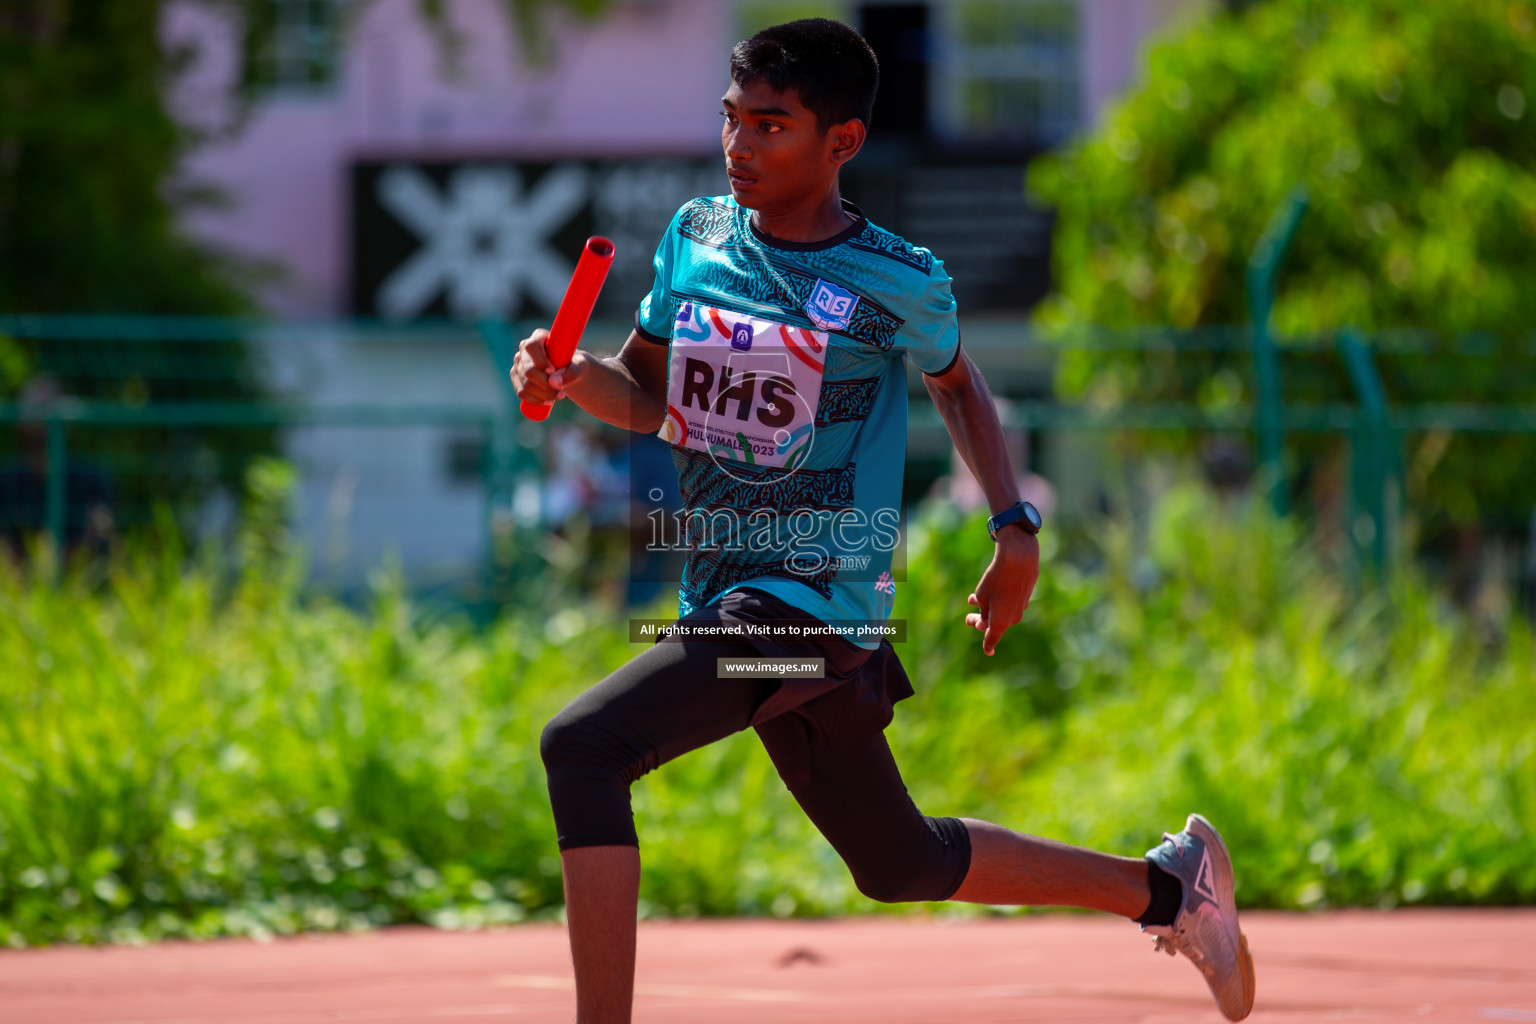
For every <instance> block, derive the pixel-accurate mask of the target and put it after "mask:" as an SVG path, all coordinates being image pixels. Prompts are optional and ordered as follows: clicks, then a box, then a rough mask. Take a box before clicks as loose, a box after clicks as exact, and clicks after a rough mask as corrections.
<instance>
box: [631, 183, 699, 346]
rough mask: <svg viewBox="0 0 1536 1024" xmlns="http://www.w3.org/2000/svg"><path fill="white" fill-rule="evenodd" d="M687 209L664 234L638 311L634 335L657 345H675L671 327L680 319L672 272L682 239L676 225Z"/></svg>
mask: <svg viewBox="0 0 1536 1024" xmlns="http://www.w3.org/2000/svg"><path fill="white" fill-rule="evenodd" d="M686 209H687V206H684V207H683V208H682V209H680V210H678V211H677V213H675V214H674V215H673V216H672V222H671V223H670V224H668V225H667V230H666V231H665V232H664V233H663V234H662V236H661V242H660V243H658V244H657V246H656V258H655V260H654V264H655V268H656V277H655V280H654V281H653V282H652V284H651V290H650V291H649V292H647V293H646V294H645V297H644V298H643V299H641V300H640V307H639V308H638V309H636V310H635V333H636V334H638V335H640V337H642V338H644V339H645V340H646V341H650V342H654V343H655V344H657V345H670V344H672V324H673V321H674V320H676V319H677V303H676V301H674V300H673V298H672V271H673V267H674V265H675V262H676V260H675V256H676V252H677V240H678V237H679V236H678V233H677V222H678V220H679V219H680V218H681V217H682V215H683V210H686Z"/></svg>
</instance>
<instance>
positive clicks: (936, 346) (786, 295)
mask: <svg viewBox="0 0 1536 1024" xmlns="http://www.w3.org/2000/svg"><path fill="white" fill-rule="evenodd" d="M844 206H845V208H846V209H847V211H848V213H849V214H850V216H852V217H853V218H854V219H855V223H854V224H853V225H851V226H850V227H849V228H848V229H847V230H845V231H843V232H842V233H840V234H839V235H837V236H836V237H833V238H830V239H827V240H825V241H822V242H815V243H791V242H784V241H781V240H777V239H772V238H769V237H767V236H765V235H763V234H762V233H760V232H759V231H758V230H757V229H756V228H755V227H754V226H753V224H752V221H751V212H750V211H749V210H746V209H744V208H743V207H741V206H738V205H737V204H736V201H735V199H734V198H733V197H731V196H720V197H715V198H706V199H696V200H694V201H692V202H690V203H688V204H686V205H685V206H683V208H682V209H680V210H679V211H678V212H677V215H676V216H675V217H673V219H672V222H671V224H670V226H669V227H668V229H667V233H666V235H665V236H664V237H663V238H662V240H661V244H660V245H659V246H658V247H657V250H656V279H655V284H654V285H653V287H652V289H651V291H650V293H649V294H648V295H646V296H645V298H644V299H643V300H642V301H641V303H640V308H639V310H638V312H637V313H636V315H635V325H636V330H637V332H638V333H639V334H640V336H641V337H643V338H645V339H646V340H648V341H651V342H654V343H657V344H665V345H668V346H670V353H669V362H668V381H667V406H668V410H667V419H666V422H665V423H664V424H663V426H662V429H661V431H660V436H661V437H662V438H663V439H664V440H666V441H668V442H670V443H671V445H672V455H673V461H674V462H675V464H676V466H677V473H678V486H679V489H680V491H681V493H682V497H683V505H684V509H683V513H682V515H680V516H679V517H678V520H677V526H678V530H677V532H676V543H677V544H680V545H681V546H682V547H683V548H684V549H685V551H686V559H685V567H684V570H683V576H682V586H681V588H680V590H679V601H678V605H679V607H678V614H679V615H687V614H688V613H689V612H691V611H693V610H694V609H695V608H697V607H699V606H701V605H704V604H707V603H709V602H710V601H712V600H714V599H716V598H717V597H719V596H720V595H722V594H725V593H728V592H730V591H732V590H735V589H736V588H738V587H742V586H748V585H750V586H751V587H753V588H755V589H759V590H764V591H767V592H769V593H772V594H774V595H775V596H777V597H779V598H781V599H782V600H784V601H786V602H788V603H789V604H791V605H793V606H795V607H797V608H800V609H802V610H804V611H805V612H806V613H807V615H808V616H809V617H814V618H817V619H821V620H824V621H831V620H855V621H870V622H883V621H884V620H885V619H887V618H888V617H889V616H890V612H891V605H892V602H893V600H894V596H895V592H896V583H897V581H896V580H895V579H894V578H893V573H892V557H893V553H894V551H895V549H896V548H897V546H898V544H899V538H900V534H899V528H900V525H901V523H900V517H901V486H902V476H903V470H904V467H905V461H906V447H907V383H906V370H905V360H908V359H910V360H912V362H913V363H914V364H915V365H916V366H917V367H918V368H919V369H920V370H922V371H923V372H924V373H929V374H934V375H938V374H942V373H944V372H946V371H947V370H948V369H949V368H950V367H951V366H953V365H954V363H955V361H956V360H957V359H958V358H959V351H960V331H959V326H958V323H957V321H956V317H955V300H954V298H953V296H952V295H951V293H950V278H949V276H948V275H947V274H946V273H945V272H944V264H943V261H941V260H939V259H937V258H935V257H934V255H933V254H932V253H931V252H929V251H928V250H927V249H923V248H920V247H917V246H913V245H910V244H908V243H907V242H906V241H905V240H903V239H902V238H901V237H900V236H898V235H895V234H893V233H891V232H889V231H886V230H884V229H882V228H879V227H876V226H875V225H874V224H871V223H870V222H869V221H868V220H867V219H866V218H865V217H864V215H863V214H862V212H861V211H860V210H859V209H858V208H857V207H856V206H854V205H853V204H851V203H847V202H845V203H844ZM897 575H899V573H898V574H897ZM848 639H850V640H852V641H853V642H855V643H858V644H859V646H861V647H866V648H870V649H873V648H875V647H878V646H879V642H880V641H879V638H878V637H873V638H870V637H866V638H862V639H860V638H855V637H853V636H849V637H848Z"/></svg>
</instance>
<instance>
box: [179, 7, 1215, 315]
mask: <svg viewBox="0 0 1536 1024" xmlns="http://www.w3.org/2000/svg"><path fill="white" fill-rule="evenodd" d="M268 2H269V3H270V4H271V5H272V9H273V12H272V17H273V24H274V26H275V27H274V29H273V31H272V33H271V39H270V43H269V45H268V46H266V47H264V48H263V49H262V50H261V51H260V52H258V53H256V54H252V55H250V60H251V64H250V70H251V71H252V73H253V77H254V79H255V80H256V82H257V91H256V93H255V100H254V103H253V105H252V107H251V109H250V110H249V111H248V114H247V117H246V119H245V121H244V123H243V127H242V128H241V129H240V130H239V131H238V132H237V133H234V134H232V135H231V136H230V137H229V138H227V139H226V140H225V141H221V142H216V143H215V144H212V145H209V146H206V147H204V148H202V149H200V150H198V151H197V152H196V153H195V154H194V155H193V156H192V157H191V159H190V161H189V164H188V168H187V170H188V174H189V176H190V177H191V178H193V179H196V180H199V181H203V182H207V183H209V184H212V185H215V186H217V187H218V188H220V189H222V190H223V191H224V192H225V193H226V194H227V195H228V197H229V198H230V199H231V200H232V205H231V206H230V207H229V208H228V209H225V210H220V211H217V212H200V213H198V214H196V215H195V217H194V218H193V220H192V227H193V228H194V230H195V231H196V232H197V233H198V234H199V235H201V236H203V237H206V238H208V239H209V240H211V241H214V242H216V243H218V244H220V245H221V246H225V247H228V248H230V249H234V250H236V251H240V252H244V253H249V254H251V255H255V256H261V257H265V258H267V259H269V260H271V261H272V262H273V263H275V264H276V265H277V266H279V267H280V268H282V269H283V270H284V271H285V274H284V276H283V278H282V279H281V280H280V281H278V282H277V283H275V284H274V285H273V286H272V288H271V290H270V292H269V295H268V299H269V302H270V305H271V308H272V309H273V311H274V312H280V313H286V314H298V315H340V314H345V313H347V312H349V311H351V312H361V311H363V307H364V305H365V304H363V303H359V302H358V301H356V296H355V294H354V292H355V290H356V288H355V286H356V281H355V280H354V278H355V276H356V273H357V263H358V258H359V256H360V255H362V254H360V253H358V252H357V251H355V250H356V238H357V231H356V228H357V225H356V224H355V223H354V220H355V216H356V213H357V211H358V209H359V204H358V203H357V201H356V200H357V197H356V196H354V195H353V194H352V189H353V186H354V185H355V184H356V182H357V178H356V175H355V169H356V168H357V167H359V166H378V165H381V164H383V165H387V164H388V163H389V162H390V161H408V162H409V161H429V162H433V163H436V164H438V165H451V164H465V163H475V162H479V161H486V160H490V161H497V162H506V161H513V162H532V163H536V164H548V163H550V162H556V163H558V162H561V161H568V160H572V159H579V158H589V159H596V160H597V161H599V162H600V163H602V164H606V165H613V164H616V163H618V164H622V163H625V162H633V161H641V160H649V159H652V158H658V157H674V158H675V157H683V158H689V159H692V160H698V161H702V162H703V165H702V166H705V168H706V172H705V173H703V174H702V175H698V176H696V177H694V178H692V179H689V180H683V181H663V182H662V183H661V186H660V191H661V192H673V193H676V192H678V191H679V190H680V191H682V192H687V193H689V194H695V192H694V190H695V189H703V190H704V191H710V192H715V193H718V192H722V191H724V190H725V182H724V177H723V174H719V173H716V171H718V156H719V148H718V147H719V115H718V104H717V102H716V101H717V99H718V97H719V95H720V93H721V92H723V91H724V88H725V86H726V84H727V72H726V66H727V65H726V61H727V55H728V53H729V49H730V46H731V45H732V44H733V43H734V42H735V41H736V40H737V39H738V38H741V37H743V36H744V35H746V34H748V33H749V32H750V31H752V30H754V29H755V28H757V27H761V26H762V25H767V24H772V23H774V22H776V21H779V20H783V19H785V18H789V17H798V16H802V15H804V14H805V13H806V12H807V11H810V10H815V11H818V12H820V13H824V14H826V15H828V16H832V17H837V18H840V19H842V20H844V21H847V22H848V23H850V24H852V25H854V26H855V27H858V28H860V29H861V30H862V31H863V32H864V33H865V34H866V36H867V37H868V38H869V39H870V41H871V43H872V44H873V45H874V46H875V48H876V51H877V52H878V53H880V55H881V58H882V65H883V76H882V78H883V80H882V90H881V92H882V95H881V99H880V105H879V106H878V107H877V111H876V118H875V128H874V133H873V136H872V145H871V147H870V149H869V150H868V151H867V152H866V153H865V154H864V155H863V156H861V157H860V160H859V161H856V162H855V165H854V167H855V168H857V169H859V170H863V169H865V168H868V169H870V170H873V171H879V170H880V169H882V168H884V169H890V170H892V172H893V173H894V172H895V171H899V170H905V171H907V172H908V173H909V174H910V173H912V172H914V171H918V170H919V169H921V168H923V167H939V168H945V169H948V170H950V174H949V175H948V177H947V178H946V177H945V176H944V175H942V174H941V175H939V176H938V177H937V178H935V177H934V175H933V173H932V172H931V171H930V173H929V174H928V176H927V177H926V178H925V179H923V180H922V182H921V183H920V184H915V185H911V186H908V187H905V188H902V187H901V186H900V185H897V186H896V188H897V189H898V190H899V191H901V192H903V193H918V194H931V193H932V192H933V191H934V190H935V188H936V187H937V189H938V190H939V191H941V192H942V191H943V190H944V189H945V187H946V185H949V186H951V187H953V188H955V189H959V190H962V191H970V192H972V193H974V192H976V190H977V189H980V190H982V191H983V192H984V191H986V190H987V189H989V188H991V187H993V186H991V185H990V184H989V183H988V182H987V181H986V180H985V176H983V178H981V179H977V178H976V177H975V176H974V175H973V176H970V177H967V176H966V175H964V174H957V173H956V172H955V168H957V167H961V168H963V167H965V166H967V165H974V166H981V167H999V166H1010V165H1011V164H1018V163H1022V162H1023V161H1024V160H1027V158H1028V157H1029V156H1030V155H1032V154H1033V153H1035V152H1038V151H1039V150H1041V149H1043V148H1048V147H1049V146H1052V145H1054V144H1056V143H1058V142H1060V141H1061V140H1063V139H1065V138H1067V137H1069V136H1070V135H1071V134H1072V133H1074V132H1075V131H1077V130H1078V129H1079V128H1081V127H1083V126H1085V125H1088V124H1091V123H1092V122H1093V120H1094V118H1095V117H1096V116H1097V114H1098V112H1099V111H1100V110H1101V109H1102V108H1103V106H1104V105H1105V103H1106V102H1108V101H1109V100H1111V99H1112V98H1113V97H1114V96H1115V95H1116V93H1118V92H1119V91H1120V89H1121V88H1122V87H1123V86H1124V85H1125V84H1126V83H1127V82H1128V81H1129V80H1130V79H1131V78H1132V77H1133V76H1134V75H1135V73H1136V68H1137V65H1136V60H1137V55H1138V52H1139V51H1140V48H1141V47H1142V45H1143V43H1144V42H1145V41H1146V40H1147V38H1148V37H1149V36H1151V35H1152V34H1154V33H1156V32H1158V31H1160V30H1163V29H1165V28H1167V27H1169V26H1170V25H1171V24H1173V23H1174V22H1176V21H1178V20H1179V19H1181V18H1183V17H1185V16H1187V15H1188V14H1189V13H1191V12H1192V11H1195V10H1198V9H1200V8H1202V7H1204V6H1206V2H1205V0H929V2H926V3H884V2H874V3H836V2H830V3H804V2H787V0H758V2H745V0H742V2H736V0H611V2H610V5H609V8H608V11H607V13H606V14H604V15H603V16H601V17H600V18H598V19H597V20H595V21H591V22H582V21H580V20H577V19H574V18H572V17H569V16H563V15H560V14H558V13H557V14H554V15H552V16H550V17H549V18H548V19H547V22H546V27H547V41H546V42H542V43H537V44H529V43H527V42H525V41H524V40H521V39H519V37H518V34H517V31H516V29H515V28H514V26H513V25H512V24H511V21H510V19H509V18H508V17H507V14H506V12H507V10H508V9H509V8H510V7H511V4H510V3H505V2H503V0H446V2H445V3H444V4H443V8H444V9H445V11H446V12H447V17H448V20H449V24H448V27H447V32H446V33H444V32H442V31H434V29H433V28H432V27H431V26H429V25H428V24H426V23H425V22H424V21H423V20H422V18H421V16H420V13H419V8H420V5H419V3H418V0H371V2H367V3H361V2H358V0H268ZM166 35H167V37H168V39H170V40H172V41H174V42H178V43H188V42H190V43H193V44H195V49H196V52H197V53H198V54H199V55H200V56H199V58H198V60H197V63H196V64H195V66H194V67H193V69H192V71H191V73H190V74H189V75H188V76H187V78H186V80H185V81H184V82H183V85H182V88H181V91H180V93H179V95H178V97H177V104H178V108H179V110H180V111H181V113H182V116H184V117H185V118H186V119H188V120H192V121H194V122H197V123H200V124H203V125H205V126H209V127H211V128H215V129H218V128H227V127H228V126H229V125H231V124H232V123H233V119H234V117H235V114H236V112H235V110H234V109H233V108H232V106H231V105H230V103H229V102H228V100H227V97H228V96H229V86H230V85H231V83H233V82H234V81H236V80H237V79H238V78H239V76H240V74H241V69H242V68H243V67H245V66H246V55H243V54H241V53H240V52H238V50H237V48H236V46H235V44H234V41H233V37H232V35H231V33H229V32H228V31H227V25H225V24H223V23H221V21H220V20H219V15H217V14H216V13H213V12H211V11H210V10H209V9H208V8H205V7H186V8H180V9H177V10H176V11H175V13H174V14H173V16H172V17H171V18H170V19H169V22H168V24H167V26H166ZM445 35H446V39H445ZM710 161H715V169H714V170H708V169H707V165H708V162H710ZM861 164H862V165H864V167H860V165H861ZM589 170H590V168H589ZM674 176H675V175H674ZM586 177H587V179H588V180H587V181H585V182H583V183H581V187H578V189H577V191H583V190H584V189H585V190H586V192H587V194H584V195H583V196H582V197H581V199H584V200H587V201H593V200H594V199H595V200H597V201H601V200H602V199H604V198H605V197H603V196H593V195H591V194H590V193H591V192H592V191H594V190H596V189H597V188H598V186H599V185H600V184H605V183H606V181H604V182H599V181H597V180H595V179H596V178H599V177H602V175H601V174H599V175H593V174H590V173H589V174H588V175H586ZM654 177H655V176H654V175H652V176H650V178H646V177H645V176H641V180H632V181H628V182H619V183H617V184H612V185H611V186H610V188H609V192H610V195H608V196H607V197H606V199H607V200H608V201H609V202H619V203H623V202H631V203H633V202H642V203H643V202H645V201H646V200H647V199H651V200H652V201H659V202H663V203H666V202H671V201H672V198H673V197H672V196H671V195H656V196H654V197H652V196H647V195H645V194H643V192H644V189H645V188H646V186H647V185H648V184H653V182H652V181H651V179H653V178H654ZM686 177H687V176H686V175H685V178H686ZM887 177H889V175H887ZM994 177H997V180H999V181H1002V180H1006V183H1007V184H1006V188H1007V189H1008V190H1009V191H1010V192H1013V193H1016V192H1017V191H1018V190H1017V188H1016V182H1017V176H1016V175H1015V174H1013V173H1012V172H1011V169H1010V172H1009V173H1007V174H1005V175H1002V176H1000V177H999V176H994ZM439 183H440V184H442V182H439ZM522 184H523V185H525V186H527V187H528V188H529V190H530V191H529V193H528V194H529V195H531V196H535V197H537V190H536V189H534V188H533V186H532V184H531V183H530V182H526V181H525V182H522ZM495 187H499V186H492V188H493V190H494V188H495ZM626 188H628V190H629V192H630V194H628V195H626V194H624V193H625V189H626ZM637 190H639V193H640V194H635V193H636V191H637ZM855 191H857V189H855ZM867 191H871V192H875V191H881V192H882V194H884V193H887V192H889V191H890V188H889V187H886V188H884V189H883V190H880V189H871V190H867ZM518 198H519V197H518V196H510V197H509V198H508V199H507V201H508V202H510V203H512V204H513V206H514V208H517V207H516V201H517V199H518ZM545 198H546V200H547V199H549V198H550V197H548V196H546V197H545ZM684 198H686V196H685V197H684ZM972 198H974V196H972ZM581 199H579V200H577V205H580V202H581ZM492 201H494V199H493V200H492ZM866 205H867V206H869V207H873V208H874V209H871V211H870V212H871V214H872V216H876V219H877V220H879V219H880V218H879V217H878V216H877V214H879V213H884V214H886V219H887V220H890V219H893V218H894V219H896V220H910V219H913V218H912V217H909V216H903V215H902V214H901V212H899V211H894V210H890V209H886V207H889V206H890V205H891V204H889V203H884V204H882V203H881V202H878V201H875V202H867V203H866ZM674 206H675V204H674ZM558 212H559V211H558V210H556V211H554V213H556V214H558ZM670 212H671V211H670V210H667V211H666V213H668V214H670ZM945 217H946V211H945V207H944V204H942V203H938V204H934V208H933V209H932V210H928V211H917V213H916V219H917V220H918V221H919V222H921V223H923V224H924V225H925V226H928V227H930V228H936V229H938V230H939V231H940V233H941V234H948V233H947V232H944V231H943V224H942V222H943V221H944V220H945ZM935 221H937V222H940V223H934V222H935ZM663 223H664V220H663ZM886 226H888V227H892V228H893V229H895V230H901V229H902V225H900V224H886ZM541 227H542V228H546V229H547V228H549V225H541ZM554 227H559V225H554ZM913 233H914V234H917V232H916V231H914V232H913ZM931 235H932V231H929V232H926V233H924V234H923V239H924V240H925V241H926V240H927V238H929V237H930V236H931ZM1030 241H1031V245H1032V246H1033V251H1035V252H1036V254H1037V255H1038V252H1039V251H1040V250H1041V249H1042V247H1043V245H1044V239H1043V238H1033V239H1031V240H1030ZM577 244H578V245H579V240H578V243H577ZM653 244H654V239H652V240H651V241H650V242H649V243H643V245H642V247H643V248H644V247H648V246H649V245H653ZM928 244H931V245H932V247H933V248H934V249H935V250H936V251H939V252H940V254H941V255H944V252H943V250H942V249H941V247H940V245H939V244H938V243H937V242H931V243H928ZM646 258H648V254H647V257H646ZM1043 272H1044V268H1043V266H1041V265H1039V262H1038V260H1037V261H1035V265H1034V266H1033V267H1031V268H1029V269H1028V270H1027V271H1025V273H1028V274H1035V275H1040V274H1043ZM956 277H957V279H959V277H960V275H959V274H956ZM1025 291H1026V292H1028V293H1030V294H1033V293H1034V292H1036V291H1038V288H1029V289H1025ZM987 304H988V305H992V306H998V305H999V303H998V302H997V301H996V300H995V299H993V300H991V301H989V302H988V303H987ZM1010 304H1011V303H1007V302H1004V303H1003V304H1002V305H1003V308H1006V307H1007V305H1010ZM522 311H523V310H522V309H521V308H519V307H517V305H516V304H515V303H514V304H513V305H512V306H511V307H509V308H508V309H506V310H504V312H507V313H512V314H516V313H519V312H522Z"/></svg>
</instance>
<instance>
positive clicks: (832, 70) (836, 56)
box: [731, 18, 880, 131]
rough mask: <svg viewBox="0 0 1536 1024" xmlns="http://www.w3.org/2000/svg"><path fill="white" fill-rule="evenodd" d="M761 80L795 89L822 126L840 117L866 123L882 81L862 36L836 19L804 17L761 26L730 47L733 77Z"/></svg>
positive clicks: (778, 87)
mask: <svg viewBox="0 0 1536 1024" xmlns="http://www.w3.org/2000/svg"><path fill="white" fill-rule="evenodd" d="M758 79H762V80H763V81H764V82H766V83H768V85H769V87H770V88H772V89H773V90H774V91H775V92H789V91H790V90H794V91H795V92H796V93H798V94H799V96H800V103H801V104H802V105H803V106H804V107H805V109H807V110H809V111H810V112H811V113H813V114H815V115H816V122H817V125H818V127H820V128H821V130H822V131H826V130H827V129H828V128H830V127H831V126H832V125H834V124H842V123H843V122H844V121H852V120H855V119H857V120H860V121H863V122H864V127H865V128H868V127H869V121H870V117H871V115H872V114H873V113H874V108H875V90H876V89H878V88H879V86H880V62H879V61H877V60H876V59H875V51H874V50H871V49H870V48H869V44H868V43H866V42H865V41H864V37H863V36H861V35H859V34H858V33H857V32H855V31H854V30H853V29H851V28H849V27H848V26H847V25H844V24H843V23H842V22H840V21H832V20H831V19H830V18H802V19H801V20H799V21H790V22H786V23H784V24H783V25H774V26H773V27H772V28H765V29H763V30H762V31H761V32H759V33H757V35H755V36H753V37H752V38H751V39H744V40H742V41H741V42H739V43H737V44H736V46H735V47H734V48H733V49H732V50H731V80H732V81H734V82H735V83H736V84H737V85H746V84H747V83H748V82H753V81H756V80H758Z"/></svg>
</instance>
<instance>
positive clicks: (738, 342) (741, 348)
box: [731, 324, 752, 352]
mask: <svg viewBox="0 0 1536 1024" xmlns="http://www.w3.org/2000/svg"><path fill="white" fill-rule="evenodd" d="M731 348H733V349H735V350H736V351H738V352H750V351H752V325H751V324H737V325H736V326H735V328H733V329H732V331H731Z"/></svg>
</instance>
